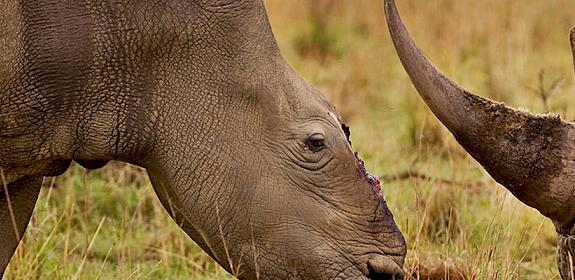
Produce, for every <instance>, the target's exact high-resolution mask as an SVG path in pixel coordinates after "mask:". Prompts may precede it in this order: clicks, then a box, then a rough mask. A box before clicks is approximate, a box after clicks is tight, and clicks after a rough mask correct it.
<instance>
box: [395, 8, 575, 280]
mask: <svg viewBox="0 0 575 280" xmlns="http://www.w3.org/2000/svg"><path fill="white" fill-rule="evenodd" d="M384 5H385V12H386V16H387V22H388V27H389V30H390V33H391V37H392V39H393V42H394V44H395V48H396V50H397V53H398V55H399V57H400V59H401V62H402V63H403V66H404V67H405V69H406V71H407V73H408V74H409V76H410V78H411V81H412V82H413V84H414V85H415V88H416V89H417V91H418V92H419V94H420V95H421V97H422V98H423V100H424V101H425V103H427V105H428V106H429V108H430V109H431V110H432V111H433V113H434V114H435V115H436V116H437V118H438V119H439V120H440V121H441V122H442V123H443V124H444V125H445V126H446V127H447V129H449V131H451V133H453V136H454V137H455V139H457V141H458V142H459V143H460V144H461V146H463V148H465V150H466V151H467V152H469V154H470V155H471V156H472V157H473V158H475V159H476V160H477V161H478V162H479V163H480V164H481V165H482V166H483V167H484V168H485V170H486V171H487V172H488V173H489V174H491V176H493V178H494V179H495V180H496V181H497V182H499V183H500V184H502V185H503V186H505V187H506V188H507V189H508V190H509V191H511V193H513V195H515V196H516V197H517V198H518V199H519V200H521V201H523V202H524V203H525V204H527V205H529V206H531V207H533V208H535V209H537V210H539V212H541V214H543V215H545V216H546V217H548V218H550V219H551V220H552V221H553V223H554V224H555V227H556V229H557V233H558V239H559V240H558V245H557V252H558V257H557V263H558V266H559V271H560V273H561V277H562V278H563V279H566V280H567V279H573V277H574V270H573V267H574V265H575V261H574V260H573V257H574V256H575V227H574V224H575V145H574V143H575V125H574V124H573V123H571V122H567V121H562V120H561V119H560V118H559V117H557V116H552V115H544V116H537V115H532V114H529V113H526V112H522V111H517V110H514V109H511V108H508V107H506V106H505V105H503V104H500V103H495V102H493V101H491V100H487V99H484V98H481V97H478V96H476V95H473V94H472V93H469V92H467V91H465V90H464V89H462V88H461V87H459V86H458V85H456V84H455V83H454V82H452V81H451V80H449V79H448V78H447V77H445V76H444V75H443V74H442V73H441V72H439V70H438V69H437V68H435V66H433V65H432V64H431V63H430V62H429V60H428V59H427V58H426V57H425V56H424V55H423V54H422V52H421V51H420V50H419V49H418V48H417V46H416V45H415V43H414V41H413V40H412V38H411V37H410V35H409V33H408V31H407V29H406V28H405V26H404V24H403V23H402V21H401V18H400V17H399V14H398V11H397V8H396V6H395V2H394V0H385V1H384ZM570 38H571V46H572V50H573V58H574V60H575V29H573V30H572V31H571V37H570Z"/></svg>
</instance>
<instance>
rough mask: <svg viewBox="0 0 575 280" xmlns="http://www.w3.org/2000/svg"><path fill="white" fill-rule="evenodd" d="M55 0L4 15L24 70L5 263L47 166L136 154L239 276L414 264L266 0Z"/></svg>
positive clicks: (376, 187) (17, 91)
mask: <svg viewBox="0 0 575 280" xmlns="http://www.w3.org/2000/svg"><path fill="white" fill-rule="evenodd" d="M41 2H43V1H36V2H32V1H30V2H26V1H23V2H22V1H21V2H16V1H14V2H10V5H8V6H7V8H5V9H8V11H6V12H3V13H2V17H5V18H4V19H3V21H4V22H9V23H10V24H11V26H12V28H11V29H9V30H8V31H7V32H8V35H7V36H5V37H2V38H0V41H2V40H4V42H0V43H2V44H0V46H9V47H5V48H4V47H3V49H2V53H3V54H4V57H5V60H2V61H3V63H5V65H0V68H2V69H9V67H10V69H12V70H13V71H12V70H11V71H10V72H11V73H12V72H13V73H15V74H13V75H12V74H10V75H6V76H4V77H0V90H1V91H0V108H2V111H1V112H0V166H1V167H2V170H3V172H4V173H5V179H6V181H7V183H8V188H9V189H10V191H11V192H12V193H11V194H10V196H11V198H12V204H14V208H15V209H16V211H14V212H15V213H16V214H15V215H13V216H14V217H15V220H16V221H14V217H13V219H12V221H13V222H9V221H10V220H11V219H10V216H9V215H8V213H9V211H7V210H5V209H4V208H6V209H7V202H6V199H4V197H2V199H1V200H0V206H1V207H2V209H3V210H2V211H0V236H3V239H2V240H4V241H3V244H2V246H0V248H2V250H0V263H1V264H3V265H4V266H5V265H6V263H7V262H8V260H9V258H10V255H11V254H12V252H13V250H14V249H15V247H16V244H17V242H18V240H19V238H20V236H21V233H20V234H19V232H22V230H23V228H25V225H26V223H27V219H28V218H29V215H30V213H31V209H32V208H33V205H34V204H33V202H34V201H35V199H36V197H37V190H38V187H39V184H40V180H39V179H38V178H40V176H50V175H56V174H58V173H61V172H63V171H65V170H66V169H67V167H68V165H69V164H70V162H71V161H72V160H74V161H76V162H78V163H80V164H81V165H83V166H85V167H87V168H98V167H101V166H103V165H104V164H105V163H106V162H107V161H109V160H122V161H125V162H129V163H132V164H135V165H138V166H141V167H143V168H145V169H146V170H147V171H148V174H149V177H150V179H151V181H152V184H153V186H154V189H155V191H156V193H157V195H158V197H159V198H160V200H161V202H162V204H163V205H164V206H165V208H166V210H167V211H168V212H169V213H170V215H171V216H172V217H173V218H174V220H175V221H176V223H177V224H178V225H180V226H181V228H182V229H183V230H184V231H185V232H186V233H187V234H188V235H189V236H190V237H191V238H192V239H193V240H194V241H196V242H197V243H198V244H199V245H200V246H201V247H202V248H203V249H204V250H205V251H206V252H207V253H208V254H209V255H210V256H212V257H213V258H214V259H215V260H216V261H217V262H218V263H220V264H221V265H222V266H224V267H225V268H226V269H227V270H228V271H230V272H231V273H232V274H234V275H237V276H238V277H239V278H241V279H292V278H301V279H392V278H394V277H396V276H399V275H401V272H402V269H401V267H402V265H403V261H404V257H405V253H406V245H405V241H404V238H403V236H402V234H401V233H400V231H399V230H398V228H397V226H396V224H395V222H394V220H393V217H392V214H391V213H390V211H389V209H388V207H387V206H386V203H385V200H384V198H383V196H382V194H381V193H380V182H379V180H378V179H377V177H374V176H372V175H370V174H369V173H368V172H367V171H366V169H365V167H364V165H363V162H362V161H361V160H360V159H359V158H358V156H357V154H356V153H355V152H354V151H353V150H352V148H351V143H350V141H349V130H348V128H347V127H346V126H345V125H343V124H342V123H341V122H340V119H339V117H338V115H337V112H336V110H335V108H334V107H333V106H331V105H330V104H329V102H328V101H327V100H326V99H325V98H324V97H323V96H322V94H321V93H320V92H318V91H317V90H316V89H314V88H313V87H312V86H311V85H309V84H308V83H307V82H305V81H304V80H303V79H302V78H301V77H300V76H298V75H297V74H296V73H295V72H294V71H293V70H292V69H291V68H290V66H289V65H288V64H286V62H285V61H284V59H283V58H282V56H281V54H280V52H279V50H278V47H277V44H276V42H275V39H274V37H273V34H272V31H271V28H270V24H269V22H268V18H267V15H266V11H265V8H264V4H263V2H262V1H260V0H245V1H243V0H237V1H160V2H158V1H143V0H142V1H123V0H120V1H112V2H110V1H78V2H74V3H68V2H66V3H65V2H57V3H48V2H49V1H44V2H46V3H41ZM5 66H6V67H5ZM2 73H4V72H2ZM10 213H12V212H10ZM12 225H18V227H17V230H16V231H15V232H14V230H13V229H12Z"/></svg>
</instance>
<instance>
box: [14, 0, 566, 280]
mask: <svg viewBox="0 0 575 280" xmlns="http://www.w3.org/2000/svg"><path fill="white" fill-rule="evenodd" d="M397 2H398V5H399V6H400V7H399V8H400V12H401V13H402V15H403V17H404V19H405V21H406V23H407V25H408V28H409V29H410V31H411V33H412V34H413V35H414V37H415V38H416V40H417V42H418V43H419V45H420V47H421V48H422V49H423V50H424V52H425V53H427V54H428V55H429V57H430V58H431V59H432V60H433V61H434V62H435V63H436V65H438V66H439V67H440V68H441V69H442V70H443V71H444V72H445V73H447V74H448V75H449V76H451V77H452V78H453V79H454V80H455V81H457V82H459V83H460V84H462V85H464V86H465V87H466V88H467V89H469V90H471V91H473V92H476V93H478V94H480V95H482V96H484V97H489V98H492V99H495V100H498V101H504V102H506V103H507V104H508V105H511V106H514V107H520V108H525V109H528V110H530V111H532V112H534V113H543V112H545V111H546V109H547V107H548V109H549V110H551V111H552V112H556V113H559V114H560V115H561V116H562V117H563V118H566V119H569V120H571V119H573V118H574V117H575V110H573V108H575V106H572V105H571V104H573V105H575V102H573V98H572V95H571V94H572V93H573V92H574V90H575V88H574V87H575V85H574V83H573V79H572V72H573V66H572V63H571V53H570V48H569V42H568V31H569V29H570V27H571V26H572V25H575V16H574V15H573V12H572V11H574V10H575V2H573V1H572V0H553V1H539V0H523V1H512V0H485V1H475V0H441V1H440V0H437V1H428V0H403V1H397ZM266 4H267V8H268V11H269V14H270V20H271V21H272V26H273V28H274V32H275V35H276V37H277V39H278V43H279V45H280V48H281V49H282V52H283V53H284V55H285V57H286V59H287V60H288V62H289V63H290V64H291V65H292V66H293V67H294V68H295V69H296V70H297V71H298V72H299V73H301V74H302V75H303V76H304V77H305V78H306V79H307V80H308V81H310V82H311V83H312V84H314V85H315V86H317V87H318V88H319V89H321V90H322V91H323V92H324V93H325V94H326V95H327V96H328V98H329V99H330V100H331V101H332V102H333V103H334V104H335V105H336V106H337V108H338V111H339V112H340V114H341V115H342V116H343V117H344V119H345V120H346V121H347V122H348V123H349V124H350V126H351V131H352V139H353V143H354V147H355V148H356V149H357V150H358V152H359V154H360V155H361V156H362V157H363V158H364V159H365V160H366V163H367V166H368V167H369V168H370V169H371V170H372V171H373V172H374V173H376V174H380V175H385V176H386V177H389V178H390V180H388V181H387V182H386V183H385V186H384V187H383V192H384V195H385V198H386V200H387V202H388V204H389V206H390V208H391V210H392V212H393V213H394V216H395V219H396V222H397V223H398V224H399V226H400V228H401V230H402V231H403V232H404V234H405V236H406V238H407V241H408V246H409V253H408V257H407V264H406V266H405V269H406V271H408V272H409V275H411V276H413V279H418V278H417V277H420V279H426V278H430V279H442V278H443V279H447V278H449V279H553V278H554V279H559V276H558V274H557V269H556V265H555V243H556V237H555V232H554V228H553V225H552V224H551V222H550V221H548V220H546V219H544V218H543V217H542V216H541V215H540V214H539V213H538V212H537V211H535V210H533V209H530V208H528V207H526V206H524V205H523V204H522V203H520V202H519V201H517V199H515V198H514V197H513V196H512V195H511V194H509V193H508V192H507V191H506V190H505V189H504V188H503V187H501V186H499V185H498V184H496V183H495V182H493V181H492V179H490V177H489V176H488V175H487V174H486V173H485V171H483V170H482V168H481V167H480V166H479V165H478V164H477V163H476V162H475V161H474V160H473V159H471V158H470V157H469V156H468V155H467V154H466V153H465V152H464V151H463V150H462V149H461V148H460V147H459V146H458V144H457V143H456V142H455V141H454V139H453V137H452V136H451V135H450V134H449V132H447V131H446V130H445V129H444V128H443V127H442V126H441V124H440V123H439V122H438V121H437V119H435V117H434V116H433V115H432V114H431V113H430V111H429V110H428V109H427V108H426V107H425V105H424V104H423V103H422V102H421V101H420V99H419V97H418V96H417V93H416V92H415V91H414V89H413V87H412V86H411V83H410V81H409V79H408V78H407V75H406V74H405V72H404V71H403V69H402V67H401V65H400V64H399V61H398V59H397V57H396V55H395V51H394V50H393V48H392V44H391V41H390V38H389V36H388V34H387V29H386V28H387V27H386V26H385V20H384V16H383V12H382V9H381V3H380V1H367V0H366V1H353V2H352V1H341V0H338V1H335V0H334V1H314V2H313V3H311V2H309V1H303V0H293V1H291V0H290V1H280V0H267V1H266ZM317 10H319V11H320V12H317ZM313 11H316V12H313ZM322 30H325V31H322ZM542 70H544V73H545V74H544V77H545V80H544V81H543V84H544V85H545V87H550V86H551V84H552V83H553V81H554V80H556V79H559V78H561V79H562V81H563V82H562V83H561V84H560V86H559V87H558V88H557V90H556V91H555V94H554V95H553V96H552V97H551V98H550V100H549V101H548V104H547V105H546V104H545V103H544V102H543V101H542V99H541V97H540V96H539V95H538V94H536V93H535V91H533V90H532V89H533V88H538V87H539V86H540V84H541V82H540V79H539V75H540V73H541V72H542ZM405 172H412V173H417V174H424V175H425V176H426V178H416V176H412V177H408V178H407V179H405V180H393V177H394V175H397V174H401V173H405ZM49 183H50V180H48V181H47V184H49ZM55 186H56V187H55V188H44V189H43V190H42V193H41V197H40V200H39V202H38V204H37V209H36V211H35V213H34V217H33V219H32V222H31V224H30V226H29V230H28V231H27V233H26V235H25V239H24V242H23V243H22V244H21V246H20V247H19V249H18V252H17V255H16V256H15V257H14V259H13V261H12V262H11V264H10V266H9V269H8V272H7V279H30V278H38V279H73V278H76V279H96V278H100V279H158V278H161V279H189V278H192V279H228V278H231V277H230V276H229V275H228V274H227V273H226V272H224V271H223V270H222V269H221V268H220V267H219V266H218V265H217V264H215V263H214V262H213V261H211V260H210V258H209V257H207V256H206V255H205V254H204V253H203V252H202V251H201V250H200V249H199V248H198V247H197V246H196V245H194V243H193V242H192V241H191V240H190V239H189V238H188V237H187V236H186V235H185V234H184V233H183V232H182V231H181V230H180V229H179V228H178V227H177V226H176V225H175V224H174V223H173V222H172V221H171V219H170V218H169V217H168V215H167V214H166V212H165V211H164V210H163V208H162V207H161V205H160V204H159V203H158V201H157V199H156V197H155V195H154V193H153V190H152V188H151V186H150V185H149V182H148V180H147V177H146V175H145V173H142V171H141V170H136V169H133V168H129V167H126V166H122V165H117V164H116V165H113V166H110V167H106V168H104V169H102V170H98V171H92V172H87V171H85V170H82V169H81V168H79V167H73V168H72V169H71V170H70V171H69V172H67V173H66V174H65V175H63V176H61V177H59V178H57V179H56V180H55ZM447 275H449V276H447Z"/></svg>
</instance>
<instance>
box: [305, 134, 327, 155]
mask: <svg viewBox="0 0 575 280" xmlns="http://www.w3.org/2000/svg"><path fill="white" fill-rule="evenodd" d="M324 140H325V139H324V137H323V135H321V134H319V133H316V134H314V135H312V136H310V137H309V138H308V139H307V142H306V145H307V148H308V149H310V150H311V151H313V152H319V151H321V150H323V148H325V141H324Z"/></svg>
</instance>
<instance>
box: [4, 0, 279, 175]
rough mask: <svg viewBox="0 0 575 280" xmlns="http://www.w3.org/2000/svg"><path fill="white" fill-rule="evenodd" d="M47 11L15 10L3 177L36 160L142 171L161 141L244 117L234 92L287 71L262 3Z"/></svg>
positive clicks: (84, 5)
mask: <svg viewBox="0 0 575 280" xmlns="http://www.w3.org/2000/svg"><path fill="white" fill-rule="evenodd" d="M51 2H52V1H22V2H19V3H17V2H16V1H14V3H13V5H9V7H10V9H11V10H14V11H18V13H19V16H18V17H15V19H14V20H13V21H15V22H16V23H17V24H14V26H15V28H14V29H15V30H13V31H10V32H11V33H10V34H12V35H14V36H3V37H2V38H1V40H2V41H3V42H4V41H5V40H10V42H8V43H10V45H14V46H16V50H14V51H11V52H9V53H8V54H9V55H8V56H5V57H4V58H3V60H2V67H0V68H2V69H8V68H10V69H12V70H16V71H12V72H16V73H18V74H16V75H14V76H13V77H9V79H6V78H5V77H3V79H2V80H0V90H1V91H2V92H1V94H0V107H1V108H2V112H0V157H1V158H2V160H1V162H0V166H6V165H27V164H29V161H30V157H29V154H30V151H31V150H32V151H34V152H33V153H35V154H36V155H37V157H36V158H35V159H34V160H35V161H39V160H49V159H51V158H66V159H80V160H95V159H102V158H104V159H121V160H125V161H129V162H134V163H138V164H143V162H142V160H141V158H142V157H144V156H146V154H147V153H148V152H149V151H150V150H153V149H154V146H155V145H157V141H159V140H156V139H159V138H161V137H163V138H167V137H168V136H166V135H165V134H177V133H191V132H193V131H191V130H190V129H184V128H183V127H180V126H181V125H183V124H185V125H186V126H188V127H193V126H194V125H193V124H192V123H193V122H194V121H197V122H199V123H201V122H204V121H205V120H204V118H205V117H211V118H214V119H215V118H219V117H222V116H223V115H222V114H224V113H223V110H222V106H224V104H225V105H226V106H224V107H232V106H240V105H234V104H232V101H230V100H231V99H233V100H236V101H237V100H240V99H238V98H237V95H238V94H243V93H242V91H240V90H237V89H238V88H245V87H246V86H245V85H246V84H250V83H251V82H249V81H253V80H256V79H257V78H258V76H261V75H260V74H259V73H260V72H261V71H260V69H261V67H260V65H263V64H265V63H268V61H270V60H277V61H279V60H281V58H280V56H279V51H278V49H277V46H276V44H275V40H274V38H273V35H272V33H271V29H270V26H269V22H268V20H267V16H266V13H265V8H264V6H263V3H262V2H261V1H233V2H230V3H227V4H226V3H223V1H221V2H222V3H220V2H218V1H189V2H187V1H184V2H182V1H165V2H161V3H160V4H158V3H157V1H153V2H152V1H135V2H134V1H114V2H108V1H84V2H75V3H74V4H73V5H72V6H67V7H66V8H62V7H60V6H59V4H58V3H51ZM228 2H229V1H228ZM10 3H12V2H10ZM10 34H8V35H10ZM4 43H6V42H4ZM11 43H14V44H11ZM0 45H5V44H0ZM4 60H7V61H4ZM4 66H6V67H4ZM249 86H251V85H248V87H249ZM238 102H240V103H241V102H243V101H241V100H240V101H238ZM212 107H213V108H219V109H217V110H216V111H211V110H212ZM237 109H240V108H239V107H237ZM217 112H220V113H217ZM202 116H203V117H202ZM200 120H201V121H200ZM168 122H172V123H168ZM177 129H181V130H180V131H177ZM32 131H33V132H34V133H31V132H32ZM199 131H200V130H196V131H195V132H198V133H199ZM162 133H163V135H160V134H162ZM19 151H21V152H19Z"/></svg>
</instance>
